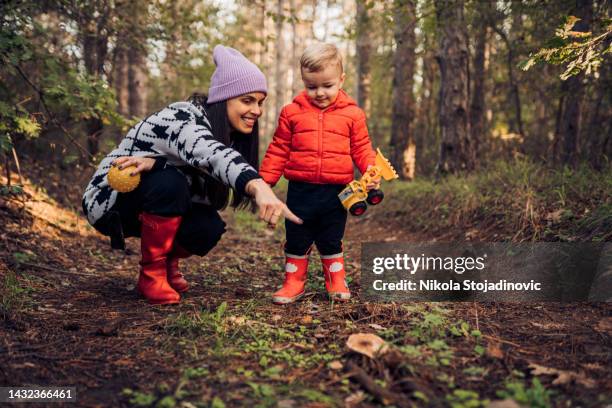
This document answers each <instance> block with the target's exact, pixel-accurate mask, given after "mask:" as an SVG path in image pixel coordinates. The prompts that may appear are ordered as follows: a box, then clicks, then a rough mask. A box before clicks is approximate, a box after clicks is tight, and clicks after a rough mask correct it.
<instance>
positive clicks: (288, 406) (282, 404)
mask: <svg viewBox="0 0 612 408" xmlns="http://www.w3.org/2000/svg"><path fill="white" fill-rule="evenodd" d="M276 406H277V408H293V407H295V400H292V399H284V400H280V401H278V403H277V404H276Z"/></svg>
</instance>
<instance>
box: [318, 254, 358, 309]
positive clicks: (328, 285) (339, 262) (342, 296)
mask: <svg viewBox="0 0 612 408" xmlns="http://www.w3.org/2000/svg"><path fill="white" fill-rule="evenodd" d="M321 263H322V264H323V274H324V275H325V289H327V293H328V294H329V297H331V298H332V299H334V300H339V301H346V300H349V299H350V298H351V292H350V291H349V289H348V286H347V285H346V272H345V271H344V256H343V254H341V253H340V254H336V255H326V256H321Z"/></svg>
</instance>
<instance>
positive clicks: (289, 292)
mask: <svg viewBox="0 0 612 408" xmlns="http://www.w3.org/2000/svg"><path fill="white" fill-rule="evenodd" d="M286 256H287V258H286V260H285V281H284V282H283V287H282V288H280V289H279V290H278V291H277V292H276V293H274V295H272V302H274V303H275V304H277V305H284V304H287V303H293V302H295V301H296V300H298V299H299V298H301V297H302V296H304V286H305V285H306V275H307V273H308V255H303V256H296V255H290V254H286Z"/></svg>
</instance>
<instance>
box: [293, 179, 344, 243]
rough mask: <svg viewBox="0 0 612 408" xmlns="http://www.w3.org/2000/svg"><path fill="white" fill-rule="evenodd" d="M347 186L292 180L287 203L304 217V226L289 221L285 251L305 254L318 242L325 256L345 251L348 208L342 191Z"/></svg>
mask: <svg viewBox="0 0 612 408" xmlns="http://www.w3.org/2000/svg"><path fill="white" fill-rule="evenodd" d="M344 187H345V185H343V184H342V185H338V184H311V183H304V182H297V181H290V182H289V190H288V191H287V206H288V207H289V209H290V210H291V211H293V213H294V214H295V215H297V216H298V217H300V218H301V219H302V220H304V223H303V224H302V225H298V224H295V223H293V222H291V221H288V220H285V231H286V234H287V242H286V243H285V251H286V252H287V253H289V254H292V255H305V254H306V253H307V252H308V249H309V248H310V247H311V245H312V244H313V243H314V244H315V245H316V246H317V249H318V250H319V253H320V254H321V255H334V254H338V253H340V252H342V238H343V237H344V228H345V226H346V214H347V213H346V210H345V209H344V207H343V206H342V203H341V202H340V199H339V198H338V193H340V191H342V189H343V188H344Z"/></svg>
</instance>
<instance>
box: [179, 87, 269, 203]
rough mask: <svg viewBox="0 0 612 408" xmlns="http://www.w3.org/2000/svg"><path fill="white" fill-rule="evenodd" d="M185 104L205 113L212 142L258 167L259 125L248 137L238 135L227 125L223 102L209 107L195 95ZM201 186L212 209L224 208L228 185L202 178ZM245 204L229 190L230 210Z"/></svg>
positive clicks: (205, 98) (201, 95)
mask: <svg viewBox="0 0 612 408" xmlns="http://www.w3.org/2000/svg"><path fill="white" fill-rule="evenodd" d="M188 101H189V102H191V103H193V104H194V105H196V106H198V107H200V108H203V109H204V110H205V111H206V116H207V117H208V121H209V122H210V125H211V126H212V133H213V137H214V138H215V139H216V140H218V141H219V142H221V143H223V144H224V145H226V146H229V147H231V148H233V149H234V150H236V151H237V152H238V153H240V154H241V155H242V156H243V157H244V159H245V160H246V161H247V162H248V163H249V164H250V165H251V166H253V167H254V168H255V169H257V168H259V125H258V122H257V121H256V122H255V126H254V127H253V131H252V132H251V133H250V134H248V135H247V134H244V133H240V132H238V131H235V130H233V129H232V127H231V126H230V123H229V120H228V118H227V101H221V102H216V103H211V104H209V103H208V101H207V97H206V95H204V94H199V93H194V94H193V95H191V96H190V97H189V99H188ZM204 187H205V194H206V197H208V199H209V200H210V203H211V205H212V206H213V207H214V208H216V209H217V210H221V209H223V208H225V207H227V204H228V202H229V196H230V188H229V187H228V186H226V185H225V184H223V183H221V182H220V181H217V180H215V179H213V178H212V177H210V176H209V175H206V176H205V185H204ZM249 202H250V198H249V197H247V196H245V195H242V194H240V193H238V192H236V191H233V194H232V203H231V206H232V207H234V208H239V207H246V206H247V205H248V204H249Z"/></svg>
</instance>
